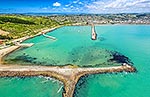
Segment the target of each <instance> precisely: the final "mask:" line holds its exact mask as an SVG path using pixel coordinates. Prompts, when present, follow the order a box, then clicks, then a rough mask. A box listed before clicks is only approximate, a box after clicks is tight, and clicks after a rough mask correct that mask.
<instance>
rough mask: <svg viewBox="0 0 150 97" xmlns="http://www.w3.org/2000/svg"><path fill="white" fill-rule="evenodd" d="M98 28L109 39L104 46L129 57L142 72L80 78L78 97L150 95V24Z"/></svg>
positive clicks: (147, 96)
mask: <svg viewBox="0 0 150 97" xmlns="http://www.w3.org/2000/svg"><path fill="white" fill-rule="evenodd" d="M97 30H98V31H101V33H102V34H101V35H102V36H103V37H105V38H106V40H105V41H103V44H104V45H105V46H104V47H107V48H109V49H115V50H117V51H118V52H121V53H122V54H124V55H126V56H128V57H129V58H130V59H131V60H132V62H133V63H134V66H135V67H136V68H137V70H138V72H136V73H131V74H126V73H121V74H102V75H91V76H86V77H84V78H82V79H80V81H79V83H78V85H77V88H76V93H75V97H150V93H149V91H150V83H149V82H150V75H149V73H150V70H149V69H150V26H149V25H120V26H118V25H117V26H98V27H97ZM106 44H107V45H106ZM83 80H84V81H83Z"/></svg>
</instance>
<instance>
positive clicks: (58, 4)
mask: <svg viewBox="0 0 150 97" xmlns="http://www.w3.org/2000/svg"><path fill="white" fill-rule="evenodd" d="M53 6H56V7H59V6H61V4H60V3H59V2H55V3H53Z"/></svg>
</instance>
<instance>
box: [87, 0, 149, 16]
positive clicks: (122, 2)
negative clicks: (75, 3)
mask: <svg viewBox="0 0 150 97" xmlns="http://www.w3.org/2000/svg"><path fill="white" fill-rule="evenodd" d="M85 8H87V9H88V10H89V11H90V12H100V13H105V12H106V13H107V12H108V13H115V12H142V11H143V12H145V11H147V10H149V12H150V0H108V1H95V2H93V3H92V4H87V5H85Z"/></svg>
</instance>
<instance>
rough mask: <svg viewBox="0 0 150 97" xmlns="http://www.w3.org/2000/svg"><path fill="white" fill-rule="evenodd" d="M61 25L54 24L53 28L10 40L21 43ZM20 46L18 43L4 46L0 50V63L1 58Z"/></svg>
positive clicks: (1, 61) (0, 61) (0, 62)
mask: <svg viewBox="0 0 150 97" xmlns="http://www.w3.org/2000/svg"><path fill="white" fill-rule="evenodd" d="M60 27H61V26H56V27H54V28H50V29H46V30H43V31H40V32H39V33H37V34H35V35H31V36H25V37H22V38H19V39H15V40H12V41H11V42H13V43H19V44H20V43H22V42H23V41H25V40H27V39H30V38H34V37H36V36H39V35H42V32H44V33H48V32H51V31H53V30H56V29H58V28H60ZM19 48H21V46H20V45H14V46H9V47H6V48H3V49H1V50H0V64H2V63H3V58H4V57H5V56H6V55H8V54H10V53H12V52H13V51H15V50H17V49H19Z"/></svg>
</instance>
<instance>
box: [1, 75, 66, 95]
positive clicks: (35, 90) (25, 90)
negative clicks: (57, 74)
mask: <svg viewBox="0 0 150 97" xmlns="http://www.w3.org/2000/svg"><path fill="white" fill-rule="evenodd" d="M62 86H63V85H62V83H60V82H59V81H57V80H54V79H51V78H44V77H32V78H30V77H26V78H18V77H14V78H8V77H3V78H0V97H62V91H63V89H62V88H61V87H62Z"/></svg>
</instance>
